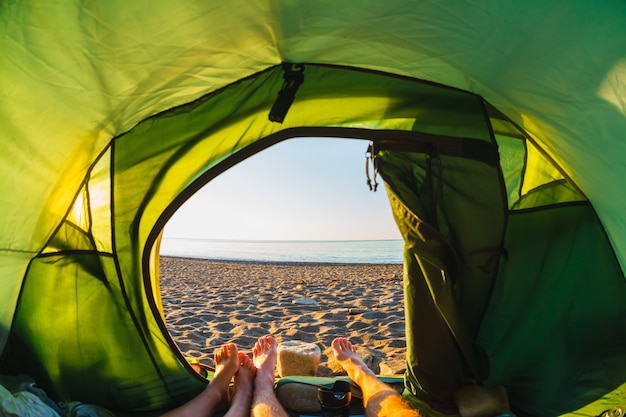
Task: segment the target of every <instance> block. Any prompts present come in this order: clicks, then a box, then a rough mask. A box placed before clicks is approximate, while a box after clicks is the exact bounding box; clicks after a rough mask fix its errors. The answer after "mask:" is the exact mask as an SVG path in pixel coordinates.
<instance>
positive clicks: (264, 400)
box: [252, 336, 288, 417]
mask: <svg viewBox="0 0 626 417" xmlns="http://www.w3.org/2000/svg"><path fill="white" fill-rule="evenodd" d="M252 352H253V362H254V366H256V368H257V370H256V377H255V378H254V395H253V396H252V417H288V415H287V412H286V411H285V409H284V408H283V406H282V405H281V404H280V402H278V398H276V393H275V392H274V373H275V368H276V361H277V356H278V350H277V346H276V340H274V338H273V337H272V336H264V337H260V338H259V340H257V342H256V344H255V345H254V349H253V351H252Z"/></svg>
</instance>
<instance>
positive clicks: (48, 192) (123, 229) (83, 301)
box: [0, 0, 626, 416]
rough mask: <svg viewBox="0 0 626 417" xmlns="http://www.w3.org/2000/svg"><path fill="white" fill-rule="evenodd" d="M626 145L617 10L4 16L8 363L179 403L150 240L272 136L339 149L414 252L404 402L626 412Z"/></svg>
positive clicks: (272, 9)
mask: <svg viewBox="0 0 626 417" xmlns="http://www.w3.org/2000/svg"><path fill="white" fill-rule="evenodd" d="M285 80H286V81H287V82H285ZM283 87H284V88H283ZM281 89H282V90H281ZM291 90H293V91H294V92H295V94H293V97H290V95H289V92H290V91H291ZM295 90H297V91H295ZM280 91H282V94H281V95H280V96H279V92H280ZM279 97H280V98H279ZM291 98H293V103H291V104H290V99H291ZM275 103H276V107H275ZM281 107H282V108H283V109H284V110H285V111H286V113H281V111H280V108H281ZM272 109H274V110H272ZM270 115H271V116H270ZM270 119H273V120H275V121H272V120H270ZM625 135H626V4H624V3H623V2H620V1H605V2H602V3H591V2H586V1H570V2H545V1H526V0H524V1H522V0H519V1H497V0H486V1H481V2H472V1H459V2H457V1H455V2H452V1H444V2H429V1H407V0H388V1H385V2H380V1H374V0H372V1H367V0H363V1H359V2H348V1H343V2H342V1H335V2H331V1H326V0H319V1H302V0H301V1H298V0H278V1H266V0H246V1H239V0H235V1H229V2H214V1H191V0H189V1H187V0H183V1H180V0H177V1H169V0H161V1H158V2H148V1H145V0H143V1H141V0H138V1H132V2H122V1H119V0H112V1H107V2H82V1H70V0H67V1H63V0H61V1H58V2H38V3H35V2H20V1H11V0H7V1H4V2H2V3H0V141H1V143H2V152H0V174H1V175H0V190H2V198H1V199H0V214H1V215H0V282H1V285H0V288H1V290H0V299H1V300H2V303H0V348H1V351H2V356H1V359H0V373H3V374H8V373H17V372H21V373H26V374H29V375H31V376H32V377H34V378H35V379H36V380H37V381H38V384H40V385H41V386H43V387H44V388H45V389H46V390H47V391H48V392H49V393H50V395H51V396H53V397H55V398H58V399H64V400H80V401H83V402H91V403H96V404H100V405H104V406H106V407H109V408H112V409H115V410H120V411H124V412H133V411H141V410H158V409H165V408H169V407H173V406H175V405H176V404H179V403H180V402H182V401H185V400H187V399H189V398H191V397H192V396H193V395H194V394H195V393H197V392H199V390H201V389H202V388H203V386H204V383H205V382H204V381H202V380H200V379H198V378H197V377H196V376H195V375H194V374H193V372H190V369H189V366H188V365H187V364H186V363H185V360H184V358H182V357H181V355H180V353H179V352H178V350H177V348H176V346H175V344H174V342H173V341H172V340H171V338H170V337H169V335H168V334H167V331H166V329H165V325H164V323H163V319H162V316H161V312H160V309H161V305H160V295H159V286H158V262H157V260H158V250H159V249H158V243H159V237H160V232H161V230H162V228H163V226H164V224H165V223H166V222H167V220H168V219H169V217H170V216H171V215H172V213H173V212H174V211H175V210H176V209H177V208H178V207H179V206H180V205H181V204H182V203H183V202H184V201H185V200H186V199H187V198H189V196H191V195H192V194H193V192H195V191H196V190H198V189H199V188H201V187H202V186H203V185H204V184H206V182H207V181H210V180H211V179H212V178H213V177H214V176H216V175H218V174H219V173H220V172H222V171H223V170H225V169H228V168H229V167H231V166H232V165H233V164H235V163H237V162H238V161H240V160H242V159H244V158H246V157H247V156H250V155H252V154H253V153H254V152H257V151H259V150H260V149H263V148H264V147H266V146H270V145H272V144H275V143H277V142H279V141H281V140H284V139H287V138H292V137H305V136H306V137H324V136H326V137H353V138H360V139H367V140H371V141H372V142H373V155H374V156H375V160H376V162H377V164H378V167H379V169H380V173H381V175H382V176H383V178H384V179H385V182H386V185H387V189H388V194H389V197H390V202H391V205H392V208H393V212H394V216H395V218H396V220H397V223H398V226H399V228H400V230H401V232H402V233H403V236H404V238H405V241H406V251H405V271H406V273H405V302H406V311H407V362H408V363H407V365H408V366H407V369H408V370H407V375H406V387H407V390H406V395H407V398H409V399H413V400H416V401H417V400H423V401H426V402H428V403H429V404H431V405H432V406H433V407H434V408H439V409H441V410H443V411H448V409H449V407H450V395H451V391H452V390H453V389H454V388H455V386H457V385H458V384H459V383H461V382H462V381H463V380H465V379H468V378H471V379H477V380H481V381H483V382H484V383H485V384H495V383H501V384H504V385H506V386H507V388H508V389H509V393H510V397H511V403H512V406H513V409H514V410H515V411H516V412H517V413H518V414H519V415H536V416H556V415H590V416H592V415H598V414H599V413H600V412H601V411H602V410H604V409H606V408H609V407H610V406H615V405H621V406H622V407H626V324H625V322H626V321H625V320H624V317H625V315H626V303H625V302H624V300H626V281H625V280H624V272H623V271H624V268H625V266H626V221H625V220H624V213H625V212H626V194H624V193H623V192H622V188H623V186H622V182H623V178H626V164H624V162H623V160H624V155H626V141H624V136H625ZM438 346H439V347H441V349H438ZM438 352H441V353H442V355H440V356H439V357H434V354H435V353H438ZM444 353H445V354H444ZM431 370H432V371H431Z"/></svg>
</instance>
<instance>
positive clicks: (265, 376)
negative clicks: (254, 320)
mask: <svg viewBox="0 0 626 417" xmlns="http://www.w3.org/2000/svg"><path fill="white" fill-rule="evenodd" d="M252 353H253V357H254V360H253V362H254V366H256V368H257V376H256V381H257V382H256V383H257V384H258V383H259V382H261V383H263V384H267V383H271V385H272V386H273V385H274V376H275V372H276V371H275V369H276V361H277V357H278V349H277V345H276V340H274V338H273V337H272V336H263V337H260V338H259V340H257V342H256V343H255V345H254V349H253V350H252ZM259 379H260V380H259Z"/></svg>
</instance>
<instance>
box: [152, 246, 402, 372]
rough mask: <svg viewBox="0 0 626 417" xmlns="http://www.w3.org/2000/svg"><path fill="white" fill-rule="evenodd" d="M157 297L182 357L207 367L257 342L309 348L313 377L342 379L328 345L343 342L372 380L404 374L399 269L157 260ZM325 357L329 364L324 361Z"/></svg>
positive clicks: (164, 258) (398, 267)
mask: <svg viewBox="0 0 626 417" xmlns="http://www.w3.org/2000/svg"><path fill="white" fill-rule="evenodd" d="M161 293H162V297H163V310H164V313H165V318H166V323H167V326H168V329H169V331H170V334H171V335H172V336H173V338H174V340H175V341H176V343H177V344H178V346H179V348H180V350H181V351H182V352H183V353H184V354H185V355H186V356H187V357H190V358H196V359H199V360H200V361H201V363H204V364H206V365H208V366H213V351H214V349H215V348H216V347H218V346H221V345H222V344H224V343H229V342H233V343H236V344H237V346H238V347H239V348H240V350H242V351H244V352H246V353H249V354H251V351H252V347H253V346H254V342H255V341H256V340H257V338H258V337H259V336H262V335H266V334H270V335H273V336H274V337H275V338H276V340H277V341H278V342H279V343H281V342H285V341H294V340H297V341H303V342H309V343H315V344H317V345H318V347H319V348H320V350H321V352H322V357H321V361H320V365H319V367H318V371H317V375H318V376H332V375H340V374H341V372H340V368H339V367H337V364H334V363H333V361H332V354H330V351H329V346H330V343H331V341H332V340H333V339H334V338H335V337H338V336H345V337H348V338H349V339H350V340H351V341H352V342H353V343H354V344H355V345H357V346H358V351H359V354H360V355H361V357H362V358H364V359H365V361H366V363H367V364H368V366H370V368H372V369H373V370H374V371H375V372H376V373H378V374H381V375H400V374H402V373H403V372H404V370H405V366H406V365H405V352H406V341H405V331H404V303H403V287H402V265H370V264H312V263H256V262H235V261H204V260H194V259H184V258H174V257H164V256H163V257H161ZM329 354H330V358H331V360H330V361H329Z"/></svg>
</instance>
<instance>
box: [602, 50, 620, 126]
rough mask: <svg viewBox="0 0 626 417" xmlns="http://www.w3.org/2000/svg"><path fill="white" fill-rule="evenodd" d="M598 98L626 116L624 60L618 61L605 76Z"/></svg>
mask: <svg viewBox="0 0 626 417" xmlns="http://www.w3.org/2000/svg"><path fill="white" fill-rule="evenodd" d="M598 96H599V97H600V98H602V99H603V100H605V101H606V102H607V103H609V104H612V105H613V106H615V108H616V109H617V110H619V112H620V113H622V114H623V115H624V116H626V58H624V59H621V60H619V61H618V62H617V63H616V64H615V65H614V66H613V68H612V69H611V70H610V71H609V73H608V74H607V75H606V77H605V78H604V81H603V82H602V84H600V89H599V90H598Z"/></svg>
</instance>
